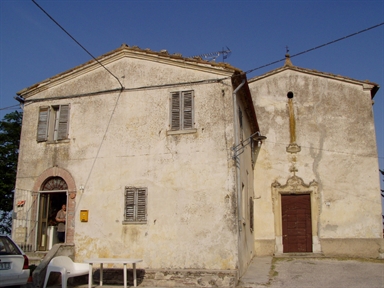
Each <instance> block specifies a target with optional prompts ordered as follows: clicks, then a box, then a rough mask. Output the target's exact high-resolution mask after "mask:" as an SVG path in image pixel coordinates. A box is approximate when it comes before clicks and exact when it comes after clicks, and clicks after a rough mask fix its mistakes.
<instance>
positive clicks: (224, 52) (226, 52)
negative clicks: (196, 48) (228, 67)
mask: <svg viewBox="0 0 384 288" xmlns="http://www.w3.org/2000/svg"><path fill="white" fill-rule="evenodd" d="M225 48H226V49H225ZM225 48H223V49H222V50H221V51H217V52H212V53H206V54H200V55H196V56H193V57H200V58H201V59H203V60H205V61H209V62H210V61H216V59H217V58H218V57H220V55H221V56H223V62H224V60H225V59H227V58H228V57H229V56H230V55H231V53H232V51H231V49H229V48H228V47H227V46H226V47H225Z"/></svg>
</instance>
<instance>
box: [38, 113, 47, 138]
mask: <svg viewBox="0 0 384 288" xmlns="http://www.w3.org/2000/svg"><path fill="white" fill-rule="evenodd" d="M48 124H49V107H40V110H39V122H38V124H37V141H38V142H42V141H47V139H48Z"/></svg>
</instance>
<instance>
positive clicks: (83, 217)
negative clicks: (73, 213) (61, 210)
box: [80, 210, 88, 222]
mask: <svg viewBox="0 0 384 288" xmlns="http://www.w3.org/2000/svg"><path fill="white" fill-rule="evenodd" d="M80 221H81V222H88V210H80Z"/></svg>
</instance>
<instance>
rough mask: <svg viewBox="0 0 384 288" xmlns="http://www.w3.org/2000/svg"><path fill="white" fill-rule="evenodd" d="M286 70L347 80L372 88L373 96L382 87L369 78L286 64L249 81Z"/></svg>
mask: <svg viewBox="0 0 384 288" xmlns="http://www.w3.org/2000/svg"><path fill="white" fill-rule="evenodd" d="M285 71H295V72H299V73H304V74H307V75H313V76H317V77H323V78H328V79H333V80H336V81H342V82H347V83H350V84H355V85H360V86H361V87H362V89H363V90H370V91H371V97H372V98H373V97H374V96H375V94H376V92H377V91H378V90H379V88H380V86H379V85H378V84H376V83H373V82H370V81H368V80H365V81H360V80H356V79H352V78H349V77H344V76H341V75H335V74H332V73H325V72H319V71H317V70H311V69H306V68H300V67H297V66H293V65H284V66H283V67H280V68H277V69H275V70H272V71H269V72H267V73H265V74H263V75H260V76H256V77H254V78H251V79H249V80H248V83H249V84H251V83H254V82H257V81H259V80H262V79H265V78H268V77H271V76H273V75H276V74H279V73H282V72H285Z"/></svg>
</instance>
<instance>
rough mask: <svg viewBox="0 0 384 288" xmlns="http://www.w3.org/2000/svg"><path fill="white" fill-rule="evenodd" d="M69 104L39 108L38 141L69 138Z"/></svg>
mask: <svg viewBox="0 0 384 288" xmlns="http://www.w3.org/2000/svg"><path fill="white" fill-rule="evenodd" d="M68 121H69V105H54V106H43V107H40V110H39V123H38V126H37V141H38V142H43V141H58V140H63V139H68Z"/></svg>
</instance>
